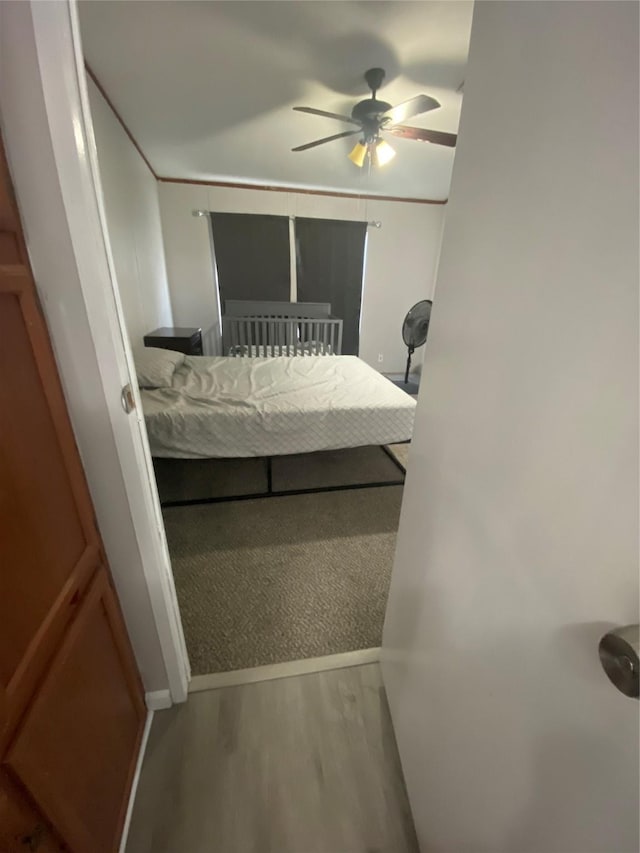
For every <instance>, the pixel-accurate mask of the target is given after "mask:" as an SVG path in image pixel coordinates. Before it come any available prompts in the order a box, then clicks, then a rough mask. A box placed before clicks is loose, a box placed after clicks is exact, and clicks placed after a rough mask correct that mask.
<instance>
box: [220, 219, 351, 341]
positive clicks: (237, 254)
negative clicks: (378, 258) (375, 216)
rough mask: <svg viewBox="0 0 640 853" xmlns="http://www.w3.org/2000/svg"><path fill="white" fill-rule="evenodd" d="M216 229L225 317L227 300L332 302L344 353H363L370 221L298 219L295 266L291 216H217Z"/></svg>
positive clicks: (221, 295) (221, 294)
mask: <svg viewBox="0 0 640 853" xmlns="http://www.w3.org/2000/svg"><path fill="white" fill-rule="evenodd" d="M211 228H212V234H213V244H214V250H215V257H216V266H217V269H218V287H219V289H220V302H221V305H222V309H223V313H224V305H225V300H227V299H247V300H255V301H268V302H291V301H297V302H329V303H330V304H331V311H332V313H333V315H334V316H335V317H340V318H341V319H342V321H343V338H342V352H343V353H344V354H345V355H357V354H358V348H359V339H360V309H361V304H362V279H363V272H364V256H365V245H366V232H367V223H366V222H351V221H344V220H337V219H310V218H296V219H294V221H293V229H292V231H293V234H294V239H295V245H294V248H295V264H293V265H292V264H291V259H290V249H291V247H290V243H289V235H290V227H289V217H288V216H267V215H263V214H246V213H212V214H211ZM292 275H293V276H295V279H294V280H292ZM294 294H295V296H294Z"/></svg>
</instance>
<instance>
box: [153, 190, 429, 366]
mask: <svg viewBox="0 0 640 853" xmlns="http://www.w3.org/2000/svg"><path fill="white" fill-rule="evenodd" d="M194 209H202V210H212V211H216V212H219V213H268V214H274V215H280V216H303V217H317V218H327V219H360V220H361V219H365V220H367V221H369V220H379V221H381V222H382V228H380V229H377V228H369V229H368V243H367V259H366V274H365V283H364V297H363V305H362V321H361V337H360V357H361V358H363V359H364V360H365V361H366V362H368V363H369V364H371V365H372V366H373V367H376V368H377V369H380V370H382V371H384V372H389V373H393V372H399V371H402V370H404V363H405V360H406V349H405V347H404V344H403V343H402V334H401V330H402V321H403V319H404V316H405V314H406V313H407V311H408V310H409V308H411V306H412V305H413V304H414V303H416V302H418V301H419V300H420V299H430V298H432V296H433V287H434V274H435V267H436V261H437V257H438V252H439V249H440V237H441V232H442V223H443V220H444V212H445V206H444V205H426V204H411V203H405V202H390V201H377V200H372V199H369V200H365V199H362V200H360V199H350V198H339V197H329V196H314V195H305V194H303V193H294V192H291V193H280V192H265V191H262V190H244V189H234V188H229V187H209V186H205V185H196V184H169V183H160V210H161V214H162V228H163V234H164V242H165V254H166V259H167V274H168V277H169V286H170V289H171V301H172V305H173V312H174V320H175V322H176V324H177V325H185V326H193V325H202V326H203V329H204V328H205V327H207V326H211V325H213V324H215V323H217V306H216V300H215V285H214V279H213V261H212V253H211V240H210V232H209V223H208V220H207V219H206V218H204V217H202V218H200V219H197V218H194V217H193V216H192V215H191V212H192V210H194ZM213 345H214V342H213V341H212V342H211V343H210V350H209V351H212V349H211V347H212V346H213ZM421 352H422V351H421V350H418V352H417V353H416V362H417V363H419V361H420V359H421ZM379 353H382V354H383V359H384V360H383V362H382V364H379V363H378V354H379Z"/></svg>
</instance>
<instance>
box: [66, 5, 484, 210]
mask: <svg viewBox="0 0 640 853" xmlns="http://www.w3.org/2000/svg"><path fill="white" fill-rule="evenodd" d="M472 6H473V4H472V2H466V0H444V2H395V0H394V2H386V0H369V2H342V0H328V1H327V0H321V1H320V2H316V0H313V2H300V1H299V0H289V2H271V0H262V2H246V1H245V2H187V0H178V2H175V0H160V2H157V0H143V1H142V2H139V0H127V2H111V0H106V2H105V0H90V2H81V3H80V21H81V28H82V38H83V43H84V50H85V56H86V58H87V61H88V63H89V65H90V66H91V68H92V70H93V71H94V73H95V74H96V76H97V77H98V79H99V81H100V82H101V84H102V86H103V87H104V89H105V90H106V92H107V93H108V95H109V97H110V98H111V100H112V101H113V103H114V105H115V106H116V108H117V110H118V112H119V113H120V115H121V116H122V118H123V120H124V121H125V123H126V124H127V125H128V127H129V129H130V130H131V132H132V133H133V135H134V137H135V138H136V140H137V141H138V143H139V144H140V146H141V148H142V150H143V151H144V152H145V154H146V156H147V157H148V159H149V161H150V162H151V165H152V166H153V168H154V169H155V170H156V172H157V174H159V175H161V176H164V177H176V178H189V179H202V180H229V181H231V180H233V181H243V182H251V183H266V184H280V185H286V186H291V185H296V186H302V187H311V188H322V189H333V190H338V191H351V192H353V191H355V192H363V193H375V194H380V195H393V196H406V197H414V198H416V197H417V198H433V199H445V198H447V196H448V192H449V183H450V180H451V168H452V164H453V157H454V150H453V149H449V148H444V147H441V146H438V145H430V144H424V143H418V142H413V141H410V140H406V139H391V138H389V141H390V142H391V143H392V144H393V146H394V148H395V149H396V151H397V157H396V158H395V159H394V160H393V161H392V162H391V163H389V164H387V165H386V166H384V167H382V168H381V169H378V170H375V171H372V172H371V174H367V172H366V170H364V169H358V168H357V167H356V166H354V165H353V164H352V163H351V162H350V161H349V160H348V159H347V156H346V155H347V153H348V152H349V150H350V149H351V147H352V146H353V144H354V139H353V138H349V139H342V140H338V141H336V142H332V143H328V144H327V145H324V146H321V147H319V148H316V149H311V150H309V151H304V152H300V153H292V152H291V150H290V149H291V148H293V147H294V146H296V145H300V144H302V143H305V142H310V141H312V140H314V139H318V138H320V137H322V136H329V135H330V134H332V133H339V132H341V131H342V130H347V129H349V125H346V124H341V123H340V122H338V121H332V120H330V119H325V118H320V117H317V116H310V115H305V114H302V113H295V112H293V111H292V110H291V107H292V106H294V105H303V106H312V107H317V108H319V109H324V110H329V111H332V112H339V113H342V114H344V113H347V114H349V113H350V111H351V107H352V106H353V104H354V103H355V102H356V101H358V100H361V99H362V98H364V97H366V96H367V94H368V90H367V88H366V84H365V82H364V80H363V78H362V74H363V73H364V71H365V70H366V69H367V68H370V67H373V66H382V67H383V68H385V69H386V71H387V80H386V85H385V86H384V88H383V89H382V90H381V92H380V95H379V97H381V98H383V99H384V100H386V101H389V102H390V103H392V104H396V103H399V102H401V101H404V100H406V99H407V98H410V97H412V96H414V95H416V94H419V93H421V92H424V93H425V94H428V95H432V96H433V97H435V98H437V99H438V101H440V103H441V104H442V106H441V108H440V109H438V110H435V111H433V112H431V113H428V114H426V115H424V116H419V117H417V118H416V119H412V120H411V121H409V122H407V123H408V124H413V125H415V126H422V127H428V128H431V129H434V130H445V131H449V132H456V131H457V128H458V121H459V116H460V105H461V100H462V96H461V94H459V93H458V92H457V91H456V90H457V89H458V87H459V86H460V84H461V83H462V81H463V79H464V69H465V64H466V59H467V51H468V44H469V31H470V26H471V13H472Z"/></svg>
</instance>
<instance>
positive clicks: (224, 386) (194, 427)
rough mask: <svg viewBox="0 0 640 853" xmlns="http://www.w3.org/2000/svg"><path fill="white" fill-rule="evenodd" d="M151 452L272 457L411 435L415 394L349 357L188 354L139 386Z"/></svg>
mask: <svg viewBox="0 0 640 853" xmlns="http://www.w3.org/2000/svg"><path fill="white" fill-rule="evenodd" d="M141 396H142V402H143V408H144V415H145V420H146V424H147V431H148V434H149V442H150V445H151V452H152V454H153V455H154V456H163V457H173V458H180V459H199V458H207V457H222V456H225V457H240V456H277V455H282V454H288V453H307V452H311V451H315V450H334V449H339V448H343V447H360V446H363V445H370V444H392V443H395V442H400V441H407V440H408V439H410V438H411V433H412V429H413V417H414V412H415V405H416V404H415V401H414V400H413V399H412V398H411V397H409V396H408V395H407V394H405V393H404V391H402V390H400V389H399V388H397V387H396V386H395V385H393V384H392V383H391V382H389V380H388V379H385V377H384V376H381V375H380V374H379V373H377V372H376V371H375V370H373V368H371V367H369V366H368V365H367V364H365V363H364V362H363V361H361V360H360V359H359V358H357V357H356V356H350V355H347V356H332V357H331V358H327V357H323V356H309V357H306V358H299V357H298V358H296V357H293V358H289V357H276V358H228V357H227V358H225V357H219V358H208V357H205V356H191V357H189V356H188V357H187V358H185V360H184V363H183V365H182V366H181V367H179V368H178V369H177V370H176V371H175V373H174V375H173V381H172V385H171V387H170V388H157V389H155V390H152V391H141Z"/></svg>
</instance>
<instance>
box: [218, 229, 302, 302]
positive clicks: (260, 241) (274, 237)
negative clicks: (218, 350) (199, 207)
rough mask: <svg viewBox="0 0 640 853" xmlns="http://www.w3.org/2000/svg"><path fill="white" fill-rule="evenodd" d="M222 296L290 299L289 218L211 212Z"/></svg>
mask: <svg viewBox="0 0 640 853" xmlns="http://www.w3.org/2000/svg"><path fill="white" fill-rule="evenodd" d="M211 228H212V231H213V247H214V251H215V256H216V266H217V267H218V285H219V287H220V300H221V302H222V308H223V311H224V302H225V299H261V300H270V301H274V302H288V301H289V299H290V294H291V268H290V258H289V219H288V217H286V216H265V215H262V214H253V213H212V214H211Z"/></svg>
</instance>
